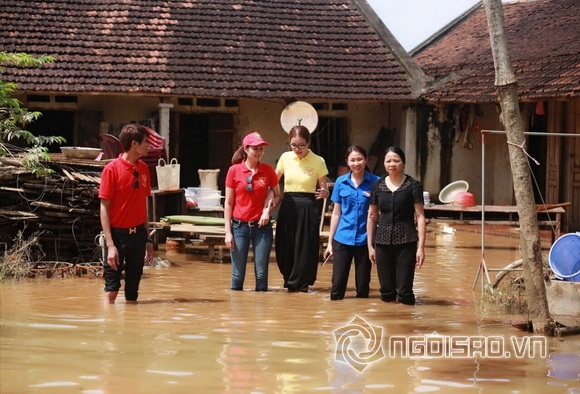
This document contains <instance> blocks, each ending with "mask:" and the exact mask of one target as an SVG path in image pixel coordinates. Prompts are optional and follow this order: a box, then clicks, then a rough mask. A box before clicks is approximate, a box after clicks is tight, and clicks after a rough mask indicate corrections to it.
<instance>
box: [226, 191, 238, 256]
mask: <svg viewBox="0 0 580 394" xmlns="http://www.w3.org/2000/svg"><path fill="white" fill-rule="evenodd" d="M234 194H235V191H234V189H232V188H231V187H226V198H225V201H224V226H225V231H226V236H225V240H224V242H225V244H226V247H227V248H228V249H233V248H234V236H233V234H232V211H233V209H234Z"/></svg>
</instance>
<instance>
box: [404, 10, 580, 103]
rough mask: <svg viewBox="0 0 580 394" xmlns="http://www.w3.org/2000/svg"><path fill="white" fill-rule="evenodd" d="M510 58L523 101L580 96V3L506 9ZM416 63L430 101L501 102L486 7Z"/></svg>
mask: <svg viewBox="0 0 580 394" xmlns="http://www.w3.org/2000/svg"><path fill="white" fill-rule="evenodd" d="M503 10H504V19H505V25H506V34H507V37H508V41H509V48H510V55H511V58H512V64H513V68H514V71H515V73H516V78H517V82H518V93H519V96H520V98H521V99H523V100H537V99H549V98H555V97H578V96H580V40H579V39H578V37H580V1H578V0H528V1H522V2H515V3H504V4H503ZM413 59H414V60H415V61H416V62H417V63H418V64H419V66H420V67H421V68H422V69H423V71H424V72H425V74H427V75H428V76H430V77H432V78H434V82H433V86H432V87H431V88H430V89H429V90H428V92H427V93H425V94H424V95H423V96H422V97H424V98H425V99H427V100H429V101H448V102H490V101H497V92H496V89H495V86H494V82H495V71H494V66H493V58H492V53H491V48H490V42H489V33H488V30H487V17H486V14H485V10H484V8H483V6H480V7H479V8H477V9H476V10H475V11H473V12H472V13H471V14H469V15H468V16H466V17H465V18H463V19H462V20H459V21H458V22H457V23H456V24H454V25H453V26H451V27H450V29H449V30H447V31H445V32H443V33H442V34H441V35H439V36H438V37H434V38H433V41H432V42H431V43H428V44H426V46H425V47H424V48H418V49H417V51H416V53H415V54H414V56H413Z"/></svg>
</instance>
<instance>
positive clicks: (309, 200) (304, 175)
mask: <svg viewBox="0 0 580 394" xmlns="http://www.w3.org/2000/svg"><path fill="white" fill-rule="evenodd" d="M288 138H289V140H290V148H291V150H290V151H289V152H284V153H283V154H282V156H280V160H278V164H277V166H276V175H278V178H280V177H282V175H284V198H283V200H282V204H281V205H280V211H279V213H278V219H277V222H276V242H275V244H276V261H277V263H278V268H279V269H280V272H281V273H282V276H283V277H284V287H286V288H287V289H288V291H302V292H308V286H312V285H313V284H314V282H315V281H316V272H317V269H318V255H319V250H318V248H319V243H320V233H319V218H318V209H317V208H316V202H315V200H317V199H321V198H327V197H328V195H329V192H328V188H327V179H326V175H328V169H327V168H326V163H325V161H324V159H323V158H322V157H320V156H318V155H316V154H315V153H314V152H312V151H311V150H310V149H309V148H308V146H309V144H310V132H309V131H308V129H307V128H306V127H304V126H294V127H293V128H292V129H290V132H289V133H288ZM317 185H318V189H317Z"/></svg>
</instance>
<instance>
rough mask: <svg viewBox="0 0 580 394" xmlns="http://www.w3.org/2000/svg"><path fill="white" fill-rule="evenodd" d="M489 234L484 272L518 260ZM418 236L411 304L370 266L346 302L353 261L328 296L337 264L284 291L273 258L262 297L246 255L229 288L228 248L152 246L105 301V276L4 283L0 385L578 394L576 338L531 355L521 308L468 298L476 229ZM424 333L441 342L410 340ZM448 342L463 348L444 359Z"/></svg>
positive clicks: (511, 247)
mask: <svg viewBox="0 0 580 394" xmlns="http://www.w3.org/2000/svg"><path fill="white" fill-rule="evenodd" d="M486 243H487V245H488V246H489V247H488V248H486V255H485V257H486V263H487V265H488V267H490V268H491V267H493V268H502V267H505V266H506V265H507V264H509V263H511V262H512V261H515V260H517V259H518V258H520V256H519V252H518V239H517V238H509V237H488V238H487V239H486ZM427 245H428V248H427V250H426V254H427V258H426V262H425V265H424V266H423V267H422V268H421V269H420V270H418V271H417V273H416V278H415V290H416V295H417V305H415V306H407V305H401V304H397V303H383V302H381V301H380V299H379V294H378V288H379V285H378V281H377V279H376V271H375V269H373V273H372V279H371V296H370V298H368V299H358V298H355V297H354V293H355V292H354V285H353V284H354V272H353V270H352V269H351V277H350V278H349V285H350V286H349V287H348V289H347V296H346V298H345V299H344V300H342V301H330V299H329V289H330V284H331V276H332V262H329V263H327V264H326V265H325V266H319V268H318V278H317V281H316V283H315V284H314V286H312V288H311V290H310V291H309V292H308V293H287V292H286V291H285V289H284V288H283V281H282V279H281V276H280V274H279V272H278V269H277V266H276V264H275V261H274V260H273V259H272V261H271V264H270V266H269V291H268V292H255V291H253V290H252V289H254V286H255V281H254V278H253V268H254V267H253V264H249V265H248V270H247V275H246V281H245V284H244V288H245V290H244V291H239V292H232V291H230V290H229V287H230V275H231V265H230V264H229V263H227V261H228V260H227V256H224V261H225V263H223V264H220V263H211V262H209V261H208V260H207V255H206V254H204V251H203V250H201V249H198V250H195V251H188V253H186V254H181V255H165V254H164V251H163V250H160V251H159V253H158V255H159V256H161V257H163V258H166V259H167V260H169V261H170V262H171V266H170V267H168V268H160V269H147V270H146V271H145V274H144V277H143V280H142V282H141V288H140V295H139V302H138V303H137V304H127V303H125V302H124V300H123V299H122V297H119V299H118V300H117V303H116V304H115V305H106V304H105V303H104V299H105V298H104V295H103V282H102V278H88V277H82V278H79V277H76V278H51V279H48V278H38V279H33V280H26V281H22V282H20V283H13V282H11V281H7V282H4V283H2V284H1V286H0V311H1V315H0V334H1V336H0V371H1V379H0V392H2V393H23V392H57V390H58V392H59V393H90V394H97V393H118V392H135V393H190V392H211V393H214V392H215V393H224V392H240V393H249V392H255V393H303V392H322V393H342V392H356V393H358V392H361V393H363V392H364V393H366V392H369V393H379V392H384V391H385V390H388V389H390V391H391V392H396V393H399V392H415V393H424V392H434V391H438V392H442V393H465V392H478V393H479V392H489V393H492V392H519V393H536V392H541V393H562V392H566V393H578V392H580V391H579V390H580V388H579V386H580V382H579V381H578V376H577V375H575V374H574V371H580V361H579V360H580V336H573V337H564V338H562V340H558V339H556V338H543V337H540V338H541V340H542V341H544V342H540V343H539V344H537V345H535V347H534V349H535V352H534V351H532V350H534V349H532V348H531V347H530V346H527V345H526V342H525V341H526V340H528V341H530V340H532V339H533V338H534V337H533V336H530V335H529V334H527V333H525V332H524V331H522V330H518V329H516V328H514V327H512V325H511V323H512V322H513V320H521V319H522V317H520V316H516V317H512V316H494V315H484V314H482V312H481V311H480V310H479V308H478V307H477V303H478V299H479V298H480V294H481V293H480V281H481V280H482V278H481V275H480V276H479V279H478V280H477V282H476V284H477V286H475V290H473V289H472V286H473V284H474V279H475V277H476V274H477V273H478V271H479V269H480V261H481V252H480V236H479V234H476V233H470V232H462V231H457V232H455V233H454V234H442V233H439V232H437V231H431V232H429V234H428V239H427ZM121 294H122V293H121ZM426 338H430V341H433V340H435V341H436V342H429V344H430V345H433V344H440V345H441V344H442V345H443V347H442V348H441V349H445V351H443V350H439V353H437V349H435V350H433V349H432V348H431V347H430V349H431V350H430V353H429V354H425V353H423V354H421V353H420V350H421V349H425V348H426V345H427V343H426V342H423V343H422V344H421V343H419V344H416V343H415V345H416V346H415V347H413V346H411V342H409V341H410V340H411V339H413V340H417V339H419V340H420V339H422V340H423V341H424V340H425V339H426ZM451 338H455V339H462V340H464V341H467V342H466V343H468V344H469V346H470V347H468V349H469V354H467V355H465V354H464V355H462V357H454V356H453V354H450V353H449V352H448V350H449V349H450V346H451V345H450V343H451V342H450V340H451ZM526 338H527V339H526ZM530 338H532V339H530ZM394 339H396V340H405V341H407V342H405V341H403V342H404V343H405V344H406V345H405V347H404V348H396V347H394V346H391V344H392V343H393V340H394ZM474 339H477V340H478V341H479V342H477V343H484V344H485V345H486V346H484V347H475V346H476V345H475V342H473V341H474ZM490 340H494V341H495V342H493V343H487V341H490ZM441 341H443V342H441ZM464 343H465V342H464ZM527 343H528V344H529V342H527ZM491 345H494V346H495V348H494V349H495V352H494V353H489V352H491V350H492V346H491ZM471 346H473V348H472V347H471ZM498 346H499V349H497V347H498ZM413 349H415V351H419V354H417V353H413V352H412V350H413ZM417 349H419V350H417ZM463 350H466V347H465V346H464V347H463Z"/></svg>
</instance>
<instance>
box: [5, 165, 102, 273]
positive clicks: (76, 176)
mask: <svg viewBox="0 0 580 394" xmlns="http://www.w3.org/2000/svg"><path fill="white" fill-rule="evenodd" d="M51 168H52V169H53V170H54V171H55V173H54V174H52V175H51V176H48V177H43V178H37V177H36V176H35V175H34V174H31V173H29V172H27V171H25V170H24V169H23V168H22V167H17V166H9V165H0V244H2V245H0V248H3V249H4V250H9V249H10V246H11V244H13V243H14V240H15V239H16V237H24V238H26V237H31V236H32V235H35V236H37V237H38V239H39V241H40V245H41V249H42V250H39V251H38V253H39V254H43V255H44V260H50V261H68V262H72V263H79V262H92V261H98V260H99V256H100V250H99V248H98V247H97V245H96V244H95V237H96V236H97V235H98V234H99V232H100V230H101V225H100V220H99V199H98V190H99V183H100V173H99V172H94V169H93V171H87V170H86V169H83V168H82V167H79V168H75V167H74V165H66V166H64V165H60V164H55V163H52V164H51ZM1 255H2V253H0V256H1Z"/></svg>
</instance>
